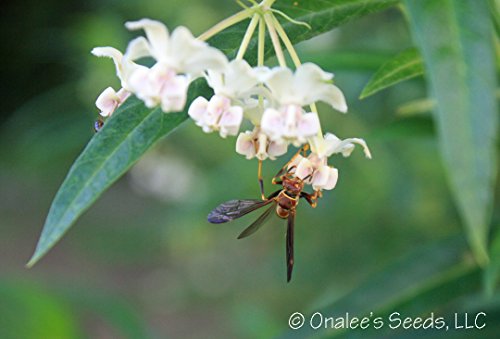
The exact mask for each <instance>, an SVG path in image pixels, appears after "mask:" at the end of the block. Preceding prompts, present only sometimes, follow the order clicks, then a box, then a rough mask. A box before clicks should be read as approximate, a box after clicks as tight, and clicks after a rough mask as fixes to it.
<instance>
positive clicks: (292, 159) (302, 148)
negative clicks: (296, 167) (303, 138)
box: [273, 144, 309, 183]
mask: <svg viewBox="0 0 500 339" xmlns="http://www.w3.org/2000/svg"><path fill="white" fill-rule="evenodd" d="M307 150H309V145H308V144H306V145H304V146H302V147H301V148H300V149H299V150H298V151H297V153H295V154H294V156H293V157H292V158H291V159H290V160H288V162H287V163H286V164H285V165H284V166H283V167H281V169H280V170H279V171H278V173H276V175H275V176H274V178H279V177H281V176H282V175H283V173H285V172H288V171H289V170H291V169H287V167H288V165H290V164H291V163H292V162H293V161H294V160H295V159H296V158H297V157H298V156H299V155H300V153H303V154H304V156H306V152H307ZM274 178H273V183H274Z"/></svg>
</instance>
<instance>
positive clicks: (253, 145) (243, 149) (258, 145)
mask: <svg viewBox="0 0 500 339" xmlns="http://www.w3.org/2000/svg"><path fill="white" fill-rule="evenodd" d="M287 149H288V144H287V143H285V142H282V141H272V140H269V138H268V137H267V135H265V134H264V133H262V132H261V131H260V130H259V129H258V128H255V129H254V130H253V131H246V132H244V133H240V135H238V139H237V140H236V152H237V153H239V154H241V155H244V156H246V158H247V159H252V158H254V157H256V158H257V159H259V160H266V159H267V158H269V159H271V160H275V159H276V157H279V156H280V155H283V154H285V153H286V151H287Z"/></svg>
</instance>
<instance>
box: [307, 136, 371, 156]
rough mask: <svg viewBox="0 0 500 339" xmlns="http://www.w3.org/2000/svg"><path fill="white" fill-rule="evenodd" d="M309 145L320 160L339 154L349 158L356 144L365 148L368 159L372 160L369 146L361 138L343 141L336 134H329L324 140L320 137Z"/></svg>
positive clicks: (315, 138)
mask: <svg viewBox="0 0 500 339" xmlns="http://www.w3.org/2000/svg"><path fill="white" fill-rule="evenodd" d="M309 143H310V145H311V150H312V152H313V153H315V154H317V155H318V156H319V157H320V158H326V157H329V156H331V155H333V154H337V153H342V155H343V156H344V157H348V156H350V155H351V153H352V151H353V150H354V147H355V145H354V144H358V145H360V146H361V147H363V151H364V153H365V156H366V157H367V158H368V159H371V158H372V155H371V153H370V149H369V148H368V145H367V144H366V142H365V141H364V140H363V139H359V138H348V139H344V140H341V139H339V138H338V137H337V136H336V135H335V134H332V133H327V134H325V137H324V138H322V139H320V138H318V137H314V138H312V139H311V140H310V141H309Z"/></svg>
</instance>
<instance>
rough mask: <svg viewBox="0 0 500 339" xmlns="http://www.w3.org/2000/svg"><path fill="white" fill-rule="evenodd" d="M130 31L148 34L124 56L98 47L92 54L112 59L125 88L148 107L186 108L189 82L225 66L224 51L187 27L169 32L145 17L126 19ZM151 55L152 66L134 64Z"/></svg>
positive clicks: (128, 48)
mask: <svg viewBox="0 0 500 339" xmlns="http://www.w3.org/2000/svg"><path fill="white" fill-rule="evenodd" d="M125 26H126V27H127V28H128V29H130V30H138V29H143V30H144V31H145V33H146V37H147V38H145V37H138V38H136V39H134V40H132V41H131V42H130V43H129V45H128V47H127V51H126V52H125V54H124V55H122V54H121V53H120V52H119V51H117V50H116V49H114V48H111V47H100V48H95V49H94V50H93V51H92V53H93V54H95V55H98V56H108V57H111V58H113V60H114V62H115V65H116V69H117V74H118V76H119V78H120V79H121V81H122V87H123V88H125V89H126V90H128V91H130V92H132V93H134V94H135V95H136V96H137V97H138V98H140V99H141V100H143V101H144V103H145V104H146V106H148V107H155V106H157V105H161V108H162V110H163V111H164V112H177V111H181V110H182V109H184V106H185V104H186V99H187V90H188V87H189V84H190V82H191V81H192V80H194V79H195V78H197V77H199V76H201V75H202V74H203V71H205V70H208V69H215V70H219V69H223V68H224V67H225V65H226V64H227V58H226V57H225V56H224V54H223V53H222V52H221V51H219V50H217V49H216V48H212V47H210V46H208V44H206V43H205V42H203V41H200V40H197V39H196V38H194V37H193V35H192V34H191V32H189V30H188V29H187V28H185V27H178V28H177V29H175V30H174V31H173V33H172V34H171V35H169V33H168V30H167V28H166V27H165V25H163V24H162V23H161V22H159V21H155V20H150V19H142V20H139V21H134V22H127V23H126V24H125ZM143 57H152V58H154V59H155V60H156V64H155V65H154V66H153V67H151V68H149V67H145V66H142V65H139V64H137V63H135V61H136V60H138V59H140V58H143Z"/></svg>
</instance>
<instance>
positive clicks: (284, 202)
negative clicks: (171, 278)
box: [208, 147, 321, 282]
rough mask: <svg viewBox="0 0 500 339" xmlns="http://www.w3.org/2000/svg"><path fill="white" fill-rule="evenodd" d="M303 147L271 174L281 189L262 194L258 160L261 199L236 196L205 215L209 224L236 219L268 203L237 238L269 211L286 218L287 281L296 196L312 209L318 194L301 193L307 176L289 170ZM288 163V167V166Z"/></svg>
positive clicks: (253, 229) (254, 228)
mask: <svg viewBox="0 0 500 339" xmlns="http://www.w3.org/2000/svg"><path fill="white" fill-rule="evenodd" d="M306 151H307V148H305V147H304V148H302V149H301V150H299V152H297V154H296V155H295V156H293V157H292V159H291V160H290V161H289V162H287V163H286V164H285V165H284V166H283V167H282V168H281V169H280V171H279V172H278V173H277V174H276V175H275V176H274V177H273V180H272V183H273V184H274V185H281V186H282V188H280V189H279V190H277V191H275V192H274V193H271V194H270V195H269V196H267V197H266V196H265V194H264V185H263V181H262V174H261V173H262V162H261V161H259V184H260V190H261V195H262V199H261V200H258V199H238V200H229V201H227V202H225V203H222V204H220V205H219V206H217V207H216V208H215V209H214V210H213V211H212V212H210V214H209V215H208V221H209V222H211V223H213V224H221V223H225V222H228V221H232V220H234V219H238V218H240V217H242V216H244V215H246V214H248V213H250V212H253V211H255V210H257V209H259V208H262V207H264V206H268V205H271V206H270V207H269V208H268V209H266V210H265V211H264V213H262V214H261V215H260V216H259V217H258V218H257V219H256V220H255V221H254V222H253V223H252V224H251V225H250V226H248V227H247V228H246V229H245V230H244V231H243V232H241V234H240V235H239V236H238V239H242V238H245V237H248V236H249V235H251V234H253V233H255V232H256V231H257V230H258V229H259V228H260V227H261V226H262V225H263V224H264V222H265V221H266V220H267V219H268V218H269V217H270V216H271V215H272V212H273V210H274V211H275V212H276V214H277V215H278V217H280V218H281V219H286V220H287V230H286V265H287V282H289V281H290V279H291V278H292V270H293V263H294V255H293V241H294V240H293V238H294V224H295V214H296V209H297V204H298V203H299V200H300V198H304V199H305V200H306V201H307V202H308V203H309V204H310V205H311V206H312V207H313V208H314V207H316V204H317V199H318V198H320V197H321V192H320V191H315V192H314V193H313V194H309V193H307V192H304V191H303V190H304V184H305V183H304V182H305V181H306V180H307V179H308V177H306V178H304V179H300V178H297V177H295V175H294V174H293V170H294V169H295V166H290V164H291V163H292V162H293V160H294V159H295V158H296V157H297V156H298V155H299V154H300V152H303V153H304V155H305V153H306ZM289 166H290V168H288V167H289Z"/></svg>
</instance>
